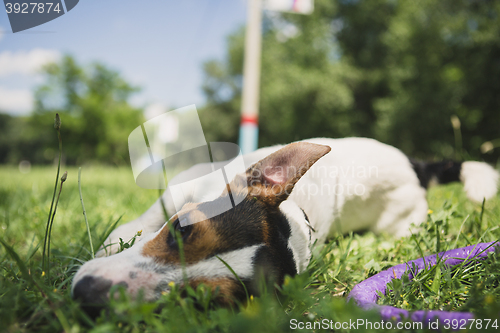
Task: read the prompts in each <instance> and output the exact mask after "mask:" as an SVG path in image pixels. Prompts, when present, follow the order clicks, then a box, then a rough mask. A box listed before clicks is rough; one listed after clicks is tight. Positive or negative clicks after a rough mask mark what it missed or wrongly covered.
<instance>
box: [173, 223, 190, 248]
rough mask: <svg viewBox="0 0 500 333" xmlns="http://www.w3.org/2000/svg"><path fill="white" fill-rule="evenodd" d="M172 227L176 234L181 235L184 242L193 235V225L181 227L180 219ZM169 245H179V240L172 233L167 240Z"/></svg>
mask: <svg viewBox="0 0 500 333" xmlns="http://www.w3.org/2000/svg"><path fill="white" fill-rule="evenodd" d="M172 227H173V229H174V231H175V232H176V233H177V232H178V233H179V235H180V237H181V238H182V241H183V242H185V241H186V239H187V238H188V236H189V234H190V233H191V230H192V227H193V226H192V225H186V226H181V223H180V222H179V219H177V220H175V221H174V223H173V224H172ZM167 243H168V245H170V246H175V245H177V239H176V237H175V236H174V235H173V234H172V233H170V234H169V236H168V239H167Z"/></svg>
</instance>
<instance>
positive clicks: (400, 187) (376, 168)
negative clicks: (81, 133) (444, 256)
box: [73, 138, 498, 297]
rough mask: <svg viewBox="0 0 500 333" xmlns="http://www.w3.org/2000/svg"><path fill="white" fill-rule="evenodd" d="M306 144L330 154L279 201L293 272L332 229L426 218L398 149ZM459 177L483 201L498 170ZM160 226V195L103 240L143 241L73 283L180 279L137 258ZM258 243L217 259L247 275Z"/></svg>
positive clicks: (465, 170)
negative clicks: (90, 278)
mask: <svg viewBox="0 0 500 333" xmlns="http://www.w3.org/2000/svg"><path fill="white" fill-rule="evenodd" d="M306 141H307V142H311V143H317V144H323V145H328V146H330V147H331V152H330V153H328V154H326V155H325V156H324V157H322V158H320V159H319V160H318V161H317V162H316V163H315V164H314V165H313V166H312V167H311V169H310V170H309V171H308V172H307V173H306V174H305V175H304V176H303V177H302V178H301V179H300V180H299V181H298V182H297V184H296V185H295V188H294V190H293V191H292V194H291V195H290V197H289V198H288V199H287V200H286V201H285V202H283V203H282V204H281V205H280V209H281V211H282V213H283V214H284V215H285V216H286V218H287V220H288V221H289V223H290V228H291V237H290V239H289V244H288V246H289V248H290V249H291V250H292V253H293V257H294V260H295V263H296V268H297V271H298V272H302V271H303V270H304V269H305V268H306V267H307V264H308V262H309V259H310V255H311V252H310V245H311V244H313V243H314V242H315V241H316V240H317V241H318V243H321V242H323V241H324V240H325V239H326V238H327V237H328V236H330V235H332V234H334V233H346V232H349V231H358V230H363V229H368V230H372V231H374V232H376V233H383V232H385V233H389V234H392V235H394V236H396V237H400V236H405V235H408V234H410V225H411V224H412V223H415V224H419V223H421V222H423V221H425V218H426V214H427V201H426V198H425V196H426V191H425V190H424V189H423V188H422V187H421V186H420V182H419V180H418V178H417V175H416V174H415V172H414V170H413V168H412V166H411V164H410V162H409V160H408V158H407V157H406V156H405V155H404V154H403V153H402V152H401V151H399V150H398V149H396V148H394V147H391V146H388V145H386V144H383V143H380V142H378V141H375V140H372V139H365V138H345V139H311V140H306ZM280 148H282V146H274V147H269V148H263V149H259V150H257V151H255V152H253V153H251V154H248V155H245V156H244V162H245V166H246V167H249V166H251V165H252V164H254V163H255V162H257V161H259V160H261V159H263V158H264V157H266V156H268V155H269V154H271V153H273V152H274V151H277V150H278V149H280ZM196 168H197V167H196V166H195V167H193V168H192V169H189V170H186V171H184V172H183V173H181V174H179V175H178V177H185V176H189V173H190V172H195V171H196ZM460 176H461V180H462V181H463V182H464V186H465V191H466V192H467V195H468V196H469V198H471V199H472V200H475V201H481V200H482V198H483V197H486V198H489V197H491V196H493V195H495V194H496V191H497V182H498V173H497V172H496V171H495V170H494V169H493V168H491V167H490V166H488V165H486V164H484V163H478V162H465V163H463V164H462V172H461V175H460ZM198 186H199V185H198ZM202 188H203V186H202ZM222 190H223V189H222V188H221V189H220V192H219V193H222ZM185 194H186V197H185V199H186V202H201V201H203V196H204V194H203V193H200V192H196V191H195V189H194V188H193V190H192V191H191V192H189V191H188V192H187V193H185ZM163 200H164V202H165V204H166V208H167V210H168V213H169V214H170V215H172V214H174V213H176V211H175V208H174V205H173V200H172V197H171V195H170V192H169V189H167V190H166V191H165V193H164V195H163ZM302 210H304V211H305V213H306V214H307V216H308V218H309V221H310V223H311V225H312V226H313V227H314V229H315V230H316V231H315V232H311V233H310V230H309V228H308V227H307V225H306V220H305V218H304V215H303V213H302ZM163 224H164V216H163V212H162V208H161V204H160V201H159V200H158V201H157V202H156V203H155V204H154V205H153V206H152V207H151V208H150V209H149V210H148V211H146V212H145V213H144V214H143V215H142V216H141V217H139V218H138V219H137V220H135V221H132V222H130V223H128V224H125V225H123V226H120V227H119V228H117V229H116V230H115V231H114V232H113V233H111V235H110V237H109V238H108V240H107V241H106V242H105V244H110V243H117V242H118V240H119V238H120V237H121V238H122V239H124V240H128V239H130V238H132V237H133V236H134V235H135V233H136V232H137V231H139V230H142V231H143V236H142V238H143V241H139V243H138V244H137V245H135V246H134V247H132V248H131V249H129V250H126V251H124V252H123V253H120V254H118V255H114V256H111V257H108V258H101V259H96V260H93V261H90V262H88V263H87V264H85V265H84V266H83V267H82V269H81V270H80V271H79V272H78V273H77V275H76V276H75V279H74V282H73V285H75V284H76V282H77V281H78V279H79V278H81V277H83V276H84V275H85V274H98V275H100V276H103V277H105V278H108V279H115V278H116V277H120V278H119V279H121V280H123V279H126V277H127V276H128V271H129V270H131V268H132V267H134V265H135V264H137V263H138V262H143V263H146V264H147V265H150V266H148V267H150V269H149V270H140V271H139V273H140V274H139V275H140V278H141V283H143V286H145V288H147V289H148V290H149V293H148V297H154V296H155V295H154V292H153V290H154V288H153V287H154V286H157V285H158V284H159V283H161V282H162V281H163V282H168V281H174V282H177V281H179V282H180V281H181V276H182V271H181V269H180V268H179V267H168V269H167V270H166V272H165V273H162V274H158V273H154V272H155V269H156V271H163V270H164V269H162V267H156V268H155V266H154V265H156V264H155V263H153V262H152V260H151V259H148V258H143V257H141V256H140V250H141V246H142V245H141V244H144V240H147V239H151V238H152V237H153V236H154V235H155V234H156V233H157V230H158V229H160V227H161V225H163ZM258 248H259V246H252V247H248V248H244V249H241V250H237V251H233V252H229V253H225V254H222V255H221V258H223V259H224V260H225V261H226V262H227V263H228V264H229V265H230V266H231V267H232V268H233V269H234V270H235V271H236V273H237V274H238V275H239V276H240V277H242V278H245V277H250V276H251V275H252V274H253V265H252V264H251V263H252V258H253V256H254V255H255V252H256V251H257V250H258ZM116 249H117V246H116V245H115V246H114V247H112V248H111V251H110V252H111V253H114V252H116ZM105 255H106V253H105V252H104V251H102V250H101V251H100V252H99V253H98V256H105ZM148 262H149V263H148ZM186 270H187V273H188V277H189V278H195V277H201V276H203V277H208V278H210V277H212V278H213V277H221V276H231V273H230V272H229V270H228V269H227V267H225V266H224V265H223V264H222V263H221V262H220V261H219V260H218V259H217V258H211V259H208V260H204V261H202V262H199V263H197V264H194V265H191V266H188V267H187V268H186ZM167 271H168V272H167ZM152 272H153V273H152ZM167 280H168V281H167ZM114 282H115V283H118V282H120V281H114ZM125 282H127V280H125ZM129 282H130V283H129ZM127 283H128V284H129V291H131V290H130V286H131V284H134V283H135V282H133V281H128V282H127ZM137 285H140V283H137ZM133 291H134V290H132V292H133Z"/></svg>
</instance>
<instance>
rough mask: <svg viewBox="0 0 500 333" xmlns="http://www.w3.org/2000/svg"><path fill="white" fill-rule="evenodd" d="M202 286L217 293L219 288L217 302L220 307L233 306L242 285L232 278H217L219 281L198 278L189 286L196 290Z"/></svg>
mask: <svg viewBox="0 0 500 333" xmlns="http://www.w3.org/2000/svg"><path fill="white" fill-rule="evenodd" d="M200 284H204V285H205V286H207V287H208V288H210V289H211V290H212V292H215V290H216V289H217V288H219V292H218V295H217V297H216V301H217V303H218V304H219V305H222V306H224V305H233V304H234V300H235V299H237V298H238V297H237V295H236V292H237V291H238V290H239V289H240V288H239V287H240V283H239V282H238V281H235V280H233V279H231V278H217V279H205V278H197V279H194V280H192V281H190V282H189V285H190V286H191V287H192V288H194V289H196V287H197V286H198V285H200Z"/></svg>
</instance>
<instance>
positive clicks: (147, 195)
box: [0, 166, 500, 332]
mask: <svg viewBox="0 0 500 333" xmlns="http://www.w3.org/2000/svg"><path fill="white" fill-rule="evenodd" d="M62 170H68V180H67V181H66V183H65V185H64V188H63V190H62V194H61V198H60V201H59V206H58V211H57V215H56V217H55V220H54V226H53V230H52V245H51V250H52V253H51V254H52V255H51V266H52V273H51V274H52V276H51V280H50V281H49V280H48V279H47V276H42V275H43V274H42V269H41V260H42V257H41V248H40V244H42V245H43V236H44V231H45V223H46V219H47V214H48V210H49V207H50V200H51V197H52V190H53V185H54V183H53V182H54V173H55V168H53V167H33V168H32V169H31V171H30V172H29V173H28V174H22V173H20V172H19V169H18V168H15V167H0V179H1V182H0V230H1V232H0V238H2V239H3V240H4V241H5V242H6V244H8V245H9V246H11V247H12V249H13V251H15V253H16V254H17V255H18V260H20V262H18V261H16V258H14V257H13V255H11V254H8V253H7V251H6V248H5V247H3V246H0V258H1V262H0V268H1V270H2V273H1V274H0V327H2V329H6V330H7V331H8V332H23V331H24V332H62V331H72V332H83V331H92V332H110V331H117V330H118V331H123V332H183V331H193V332H205V331H220V332H276V331H288V330H289V329H290V320H291V319H296V320H298V321H301V322H311V323H314V322H318V321H320V320H322V319H325V318H326V319H328V320H333V321H334V322H338V321H341V322H344V321H349V319H351V320H356V319H358V318H364V319H367V320H371V321H379V319H378V318H379V317H378V315H377V314H376V313H374V312H365V311H361V310H359V309H357V308H356V307H354V306H353V305H352V304H347V303H346V302H345V296H346V295H347V293H348V292H349V290H350V289H351V288H352V287H353V286H354V285H355V284H356V283H358V282H360V281H362V280H364V279H366V278H367V277H369V276H371V275H374V274H376V273H378V272H379V271H381V270H383V269H385V268H388V267H390V266H392V265H396V264H400V263H402V262H405V261H408V260H411V259H416V258H419V257H420V256H421V255H420V254H419V250H418V246H419V247H420V248H421V249H422V251H423V252H424V255H429V254H432V253H434V252H435V251H436V249H437V248H438V242H439V248H440V249H441V250H442V251H444V250H447V249H451V248H452V247H453V246H455V244H456V246H457V247H462V246H466V245H470V244H472V243H475V242H478V241H481V242H487V241H494V240H497V239H499V238H500V237H499V235H500V230H499V229H498V228H497V227H498V224H499V221H500V200H499V199H498V197H497V198H495V199H493V200H490V201H489V202H487V203H486V205H485V211H484V214H483V217H482V220H481V205H480V204H474V203H472V202H470V201H468V200H467V199H466V197H465V195H464V194H463V192H462V186H461V185H460V184H455V185H449V186H444V187H439V188H433V189H431V190H430V192H429V195H428V196H429V208H430V210H431V211H432V213H430V215H429V219H428V221H427V223H425V224H424V225H423V227H422V228H420V229H418V228H415V237H414V239H412V238H404V239H399V240H395V239H393V238H392V237H391V236H390V235H381V236H375V235H374V234H372V233H369V232H368V233H364V234H354V235H345V236H340V237H337V238H335V239H333V240H332V241H331V242H330V243H329V244H327V245H325V246H319V247H317V248H316V250H315V255H314V258H313V261H312V262H311V264H310V266H309V268H308V271H307V272H306V273H304V274H302V275H300V276H297V277H295V278H290V279H286V282H285V284H284V285H283V286H281V287H280V289H281V292H278V293H275V292H274V290H272V288H271V290H269V291H268V292H267V293H265V294H264V295H263V296H261V297H257V296H252V295H251V296H250V301H249V302H248V303H247V304H245V305H239V306H237V307H236V308H235V309H227V308H218V307H217V306H214V305H213V303H212V302H211V300H212V299H213V297H214V295H213V293H211V292H210V291H209V290H208V289H206V288H204V287H200V288H198V289H197V290H188V291H187V293H188V295H190V297H187V298H182V297H181V295H180V294H181V292H180V286H175V288H174V290H173V292H171V293H169V294H167V295H165V296H163V298H162V299H161V300H160V301H158V302H157V303H154V304H147V303H143V302H138V301H131V300H129V299H128V298H127V295H125V294H124V295H122V296H121V297H119V298H118V299H117V300H114V301H113V302H112V303H113V304H112V307H111V309H112V310H111V311H109V312H108V313H106V314H103V315H102V316H101V317H100V318H98V319H97V321H96V322H93V321H91V320H89V319H88V318H87V317H86V315H85V314H83V313H82V312H81V310H80V308H79V307H78V304H77V303H75V302H74V301H73V300H71V297H70V291H69V287H70V285H71V279H72V276H73V274H74V273H75V271H76V269H77V268H78V267H79V265H81V264H82V263H83V262H85V261H86V260H89V259H90V257H91V255H90V245H89V242H88V235H87V229H86V226H85V221H84V217H83V214H82V207H81V204H80V197H79V193H78V182H77V180H78V169H77V168H63V169H62ZM82 195H83V198H84V200H85V209H86V211H87V216H88V221H89V224H90V229H91V233H92V239H93V245H94V248H97V246H99V244H100V243H101V242H102V241H103V235H104V234H105V233H106V231H107V229H108V228H109V227H110V226H111V225H112V224H113V223H114V222H115V221H117V220H119V219H120V218H121V220H120V223H124V222H126V221H129V220H132V219H134V218H136V217H137V216H139V215H140V214H141V213H143V212H144V211H145V210H146V209H147V208H149V206H150V205H151V204H152V203H153V202H154V201H155V200H156V198H157V195H158V191H157V190H146V189H141V188H139V187H137V186H136V185H135V183H134V179H133V176H132V172H131V170H130V169H128V168H111V167H99V166H88V167H85V166H84V167H83V168H82ZM464 221H465V222H464ZM437 226H438V227H439V230H440V231H439V232H438V233H436V232H435V230H436V227H437ZM459 230H461V233H460V234H459ZM436 234H438V235H439V237H437V236H436ZM417 244H418V246H417ZM487 265H488V266H486V265H480V266H478V268H477V269H476V270H475V271H473V272H472V274H471V275H470V276H469V275H467V276H466V275H464V274H455V275H454V276H456V277H455V278H452V276H453V274H451V273H449V276H450V277H449V279H448V278H447V276H448V275H446V274H448V273H446V274H444V273H443V279H442V283H441V285H440V286H439V287H440V288H439V291H437V289H435V290H436V294H435V295H434V294H425V295H423V297H421V298H419V294H418V292H414V291H415V288H414V286H413V287H412V285H411V283H410V284H406V286H407V289H405V290H402V291H401V294H404V295H406V296H404V297H403V298H400V299H394V298H392V299H391V297H393V295H389V297H388V298H386V299H385V300H384V301H383V302H386V303H387V304H392V305H398V306H401V307H405V308H409V309H417V308H418V309H421V308H424V309H425V308H427V309H431V308H433V309H438V308H443V309H453V310H456V309H459V310H467V311H473V312H474V313H475V314H476V315H477V316H479V317H488V316H490V317H491V316H493V315H494V314H495V313H496V314H498V312H499V309H500V307H499V306H498V300H499V293H500V291H499V290H498V289H499V286H498V280H499V279H498V276H500V273H497V270H496V268H497V267H498V263H497V262H496V261H495V260H494V259H489V261H488V262H487ZM23 266H24V267H26V270H27V272H28V273H27V274H29V276H26V275H25V274H24V275H23V272H22V270H23V269H22V267H23ZM431 275H432V274H429V278H430V279H431V278H434V277H435V274H434V275H432V276H431ZM445 275H446V276H445ZM420 282H422V281H420ZM424 282H425V281H424ZM428 282H431V284H432V281H427V283H428ZM466 287H467V288H466ZM412 288H413V289H412ZM467 290H469V291H470V292H467V293H465V291H467ZM471 290H472V291H471ZM450 293H452V295H454V296H453V298H450V296H449V295H451V294H450ZM470 295H472V296H470ZM444 296H446V297H444ZM455 296H456V297H455ZM451 301H453V302H451ZM452 303H453V304H452ZM200 305H201V306H200Z"/></svg>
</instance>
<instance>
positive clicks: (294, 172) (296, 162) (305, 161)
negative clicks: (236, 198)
mask: <svg viewBox="0 0 500 333" xmlns="http://www.w3.org/2000/svg"><path fill="white" fill-rule="evenodd" d="M330 150H331V148H330V147H328V146H324V145H318V144H314V143H308V142H296V143H291V144H289V145H287V146H285V147H283V148H281V149H280V150H278V151H276V152H274V153H273V154H271V155H269V156H267V157H266V158H264V159H263V160H261V161H259V162H257V163H256V164H254V165H253V166H251V167H250V168H249V169H248V170H247V173H246V174H247V183H248V190H249V195H251V196H253V197H257V198H259V199H261V200H264V201H265V202H267V203H269V204H272V205H276V206H277V205H279V204H280V203H281V202H283V201H284V200H286V199H287V198H288V196H289V195H290V194H291V192H292V190H293V187H294V186H295V184H296V183H297V182H298V181H299V179H300V178H301V177H302V176H303V175H304V174H305V173H306V171H307V170H309V168H310V167H311V166H312V165H313V164H314V163H315V162H316V161H317V160H319V159H320V158H321V157H322V156H324V155H325V154H327V153H328V152H329V151H330Z"/></svg>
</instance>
